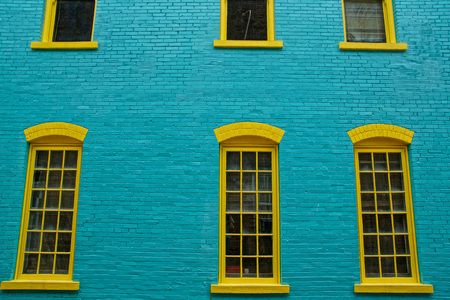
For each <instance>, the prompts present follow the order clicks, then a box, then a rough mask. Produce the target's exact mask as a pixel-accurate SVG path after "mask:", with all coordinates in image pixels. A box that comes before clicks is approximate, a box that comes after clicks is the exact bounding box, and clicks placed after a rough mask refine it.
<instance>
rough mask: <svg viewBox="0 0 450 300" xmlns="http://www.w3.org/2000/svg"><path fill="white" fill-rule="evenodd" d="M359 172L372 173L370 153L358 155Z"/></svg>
mask: <svg viewBox="0 0 450 300" xmlns="http://www.w3.org/2000/svg"><path fill="white" fill-rule="evenodd" d="M358 158H359V170H360V171H372V155H371V154H370V153H359V155H358Z"/></svg>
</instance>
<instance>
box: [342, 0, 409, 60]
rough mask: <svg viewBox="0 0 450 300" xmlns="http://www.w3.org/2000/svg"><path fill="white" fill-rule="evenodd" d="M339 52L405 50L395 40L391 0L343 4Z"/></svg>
mask: <svg viewBox="0 0 450 300" xmlns="http://www.w3.org/2000/svg"><path fill="white" fill-rule="evenodd" d="M343 16H344V30H345V42H344V43H340V44H339V47H340V49H343V50H396V51H402V50H406V48H407V45H406V44H398V43H397V42H396V38H395V25H394V12H393V7H392V0H343Z"/></svg>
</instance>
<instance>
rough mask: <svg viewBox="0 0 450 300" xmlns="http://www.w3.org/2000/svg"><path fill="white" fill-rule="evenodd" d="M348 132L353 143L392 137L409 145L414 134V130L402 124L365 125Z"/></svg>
mask: <svg viewBox="0 0 450 300" xmlns="http://www.w3.org/2000/svg"><path fill="white" fill-rule="evenodd" d="M347 133H348V135H349V137H350V139H351V140H352V142H353V144H356V143H359V142H363V141H365V140H368V139H373V138H390V139H394V140H396V141H397V142H399V143H401V144H406V145H409V144H411V141H412V138H413V135H414V131H411V130H408V129H406V128H403V127H400V126H395V125H386V124H371V125H364V126H360V127H357V128H355V129H352V130H350V131H349V132H347Z"/></svg>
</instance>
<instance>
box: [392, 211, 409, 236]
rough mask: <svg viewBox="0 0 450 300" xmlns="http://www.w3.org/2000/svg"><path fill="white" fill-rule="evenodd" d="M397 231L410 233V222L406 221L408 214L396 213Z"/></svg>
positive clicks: (395, 228) (395, 223)
mask: <svg viewBox="0 0 450 300" xmlns="http://www.w3.org/2000/svg"><path fill="white" fill-rule="evenodd" d="M394 230H395V233H408V223H406V214H396V215H394Z"/></svg>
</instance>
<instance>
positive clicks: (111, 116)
mask: <svg viewBox="0 0 450 300" xmlns="http://www.w3.org/2000/svg"><path fill="white" fill-rule="evenodd" d="M1 2H2V7H3V9H1V10H0V20H1V21H2V22H1V23H2V25H1V29H0V91H1V98H0V99H1V108H2V109H1V110H0V143H1V145H2V146H1V147H0V170H1V172H0V176H1V178H0V191H1V194H2V196H1V200H0V228H1V230H2V231H1V232H2V234H1V235H0V281H7V280H11V279H13V277H14V270H15V264H16V256H17V249H18V239H19V231H20V223H21V214H22V206H23V197H24V186H25V179H26V168H27V162H28V149H29V148H28V147H29V146H28V144H27V142H26V140H25V136H24V134H23V130H24V129H26V128H29V127H31V126H34V125H37V124H41V123H45V122H67V123H72V124H76V125H80V126H83V127H85V128H87V129H89V132H88V134H87V136H86V139H85V142H84V147H83V157H82V169H81V184H80V192H79V207H78V219H77V234H76V235H77V236H76V250H75V265H74V280H76V281H79V282H80V290H79V291H77V292H30V291H28V292H25V291H18V292H8V291H0V298H1V299H223V300H225V299H234V298H237V299H322V298H323V299H342V298H345V299H413V298H414V299H417V298H426V299H430V300H431V299H445V298H448V297H449V295H450V285H449V282H450V273H449V272H448V269H449V268H450V232H449V228H450V211H449V210H450V205H449V201H448V199H449V196H450V188H449V186H450V171H449V167H448V166H449V165H450V151H449V149H450V140H449V138H448V137H449V134H450V125H449V124H450V122H449V118H450V105H449V94H450V80H449V78H450V64H449V59H450V50H449V49H450V39H449V37H450V27H449V26H448V24H449V23H450V5H449V3H448V1H447V2H446V1H444V2H437V1H425V2H423V1H421V2H420V3H419V2H418V1H412V0H396V1H394V2H395V6H394V15H395V25H396V35H397V41H398V42H401V43H407V44H408V50H407V51H405V52H368V51H341V50H339V46H338V45H339V42H343V41H344V32H343V23H342V3H341V1H339V0H336V1H331V0H318V1H304V0H301V1H292V0H275V24H276V26H275V27H276V40H281V41H283V43H284V47H283V48H282V49H220V48H214V47H213V41H214V40H215V39H219V29H220V24H219V18H220V1H219V0H215V1H199V0H192V1H177V0H164V1H163V0H152V1H150V0H133V1H131V0H121V1H118V0H108V1H98V3H97V10H96V17H95V28H94V38H93V40H94V41H98V43H99V47H98V49H97V50H91V51H38V50H33V49H31V48H30V43H31V42H32V41H40V40H41V33H42V25H43V16H44V9H45V1H44V0H32V1H30V0H14V1H7V0H3V1H1ZM244 121H250V122H260V123H266V124H269V125H272V126H276V127H278V128H281V129H283V130H285V131H286V133H285V135H284V137H283V139H282V141H281V144H280V146H279V178H280V180H279V181H280V228H281V277H282V282H283V283H285V284H289V285H290V288H291V292H290V293H289V294H288V295H281V296H276V295H261V296H252V295H245V296H244V295H235V296H231V295H211V294H210V285H211V284H217V282H218V261H219V259H218V246H219V144H218V142H217V140H216V137H215V135H214V131H213V130H214V129H216V128H218V127H220V126H223V125H227V124H231V123H236V122H244ZM375 123H382V124H393V125H397V126H401V127H404V128H407V129H409V130H412V131H414V132H415V135H414V138H413V141H412V144H411V146H410V147H409V156H410V168H411V181H412V191H413V203H414V218H415V230H416V238H417V245H418V246H417V249H418V256H419V268H420V275H421V281H422V282H423V283H427V284H432V285H433V286H434V289H435V293H434V294H431V295H427V296H426V297H424V296H421V295H418V296H415V295H394V296H386V295H361V294H355V293H354V292H353V286H354V284H357V283H359V282H360V273H359V272H360V271H359V249H358V228H357V209H356V187H355V171H354V161H353V145H352V142H351V140H350V139H349V137H348V135H347V131H349V130H351V129H354V128H356V127H359V126H362V125H367V124H375Z"/></svg>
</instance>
